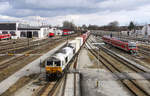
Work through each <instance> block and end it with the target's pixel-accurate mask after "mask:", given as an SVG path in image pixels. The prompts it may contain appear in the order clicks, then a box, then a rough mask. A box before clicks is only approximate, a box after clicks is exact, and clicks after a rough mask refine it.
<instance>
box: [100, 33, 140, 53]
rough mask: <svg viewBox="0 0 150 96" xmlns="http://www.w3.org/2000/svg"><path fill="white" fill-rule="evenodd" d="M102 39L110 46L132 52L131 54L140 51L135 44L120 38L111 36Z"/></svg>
mask: <svg viewBox="0 0 150 96" xmlns="http://www.w3.org/2000/svg"><path fill="white" fill-rule="evenodd" d="M102 39H103V42H104V43H106V44H110V45H112V46H114V47H117V48H119V49H122V50H124V51H126V52H130V53H131V54H134V53H136V52H137V50H138V48H137V46H136V43H135V42H129V41H125V40H121V39H119V38H116V37H110V36H103V37H102Z"/></svg>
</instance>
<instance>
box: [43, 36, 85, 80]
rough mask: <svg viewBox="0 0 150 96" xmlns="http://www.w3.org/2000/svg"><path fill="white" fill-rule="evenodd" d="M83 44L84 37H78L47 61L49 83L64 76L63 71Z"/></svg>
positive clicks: (46, 68)
mask: <svg viewBox="0 0 150 96" xmlns="http://www.w3.org/2000/svg"><path fill="white" fill-rule="evenodd" d="M83 43H84V41H83V37H82V36H81V37H76V38H75V39H74V40H71V41H69V42H68V44H67V45H66V46H65V47H63V48H62V49H60V50H59V51H57V52H56V53H55V54H53V55H52V56H51V57H49V58H48V59H47V60H46V61H45V70H46V80H47V81H49V80H50V78H59V77H61V76H62V74H63V70H64V69H65V67H66V66H67V64H68V63H69V61H70V60H71V59H72V57H73V56H74V55H75V54H76V53H77V52H78V51H79V49H80V47H81V46H82V45H83Z"/></svg>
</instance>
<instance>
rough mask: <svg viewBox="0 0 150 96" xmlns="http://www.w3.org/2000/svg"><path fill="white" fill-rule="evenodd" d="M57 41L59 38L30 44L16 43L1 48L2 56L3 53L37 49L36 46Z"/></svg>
mask: <svg viewBox="0 0 150 96" xmlns="http://www.w3.org/2000/svg"><path fill="white" fill-rule="evenodd" d="M55 39H59V38H52V39H51V38H47V39H43V40H39V41H30V42H29V43H28V42H19V43H15V44H10V45H7V46H2V47H1V48H0V54H3V53H13V52H14V51H15V52H17V51H18V50H23V49H26V48H28V49H29V48H33V47H36V46H40V45H43V44H46V43H47V42H51V41H53V40H55Z"/></svg>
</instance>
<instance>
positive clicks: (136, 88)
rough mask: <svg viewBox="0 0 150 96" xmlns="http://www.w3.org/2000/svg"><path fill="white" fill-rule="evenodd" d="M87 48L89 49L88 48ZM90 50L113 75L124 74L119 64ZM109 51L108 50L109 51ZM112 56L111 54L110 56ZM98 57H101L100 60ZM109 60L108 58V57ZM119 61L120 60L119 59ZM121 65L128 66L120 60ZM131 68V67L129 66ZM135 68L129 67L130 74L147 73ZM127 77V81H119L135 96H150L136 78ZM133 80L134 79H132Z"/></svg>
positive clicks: (126, 75) (127, 75)
mask: <svg viewBox="0 0 150 96" xmlns="http://www.w3.org/2000/svg"><path fill="white" fill-rule="evenodd" d="M88 46H90V49H92V46H91V45H90V44H89V43H88ZM88 46H87V48H88ZM90 49H89V48H88V50H89V51H90V52H91V53H92V54H93V55H94V56H95V57H96V58H97V59H98V60H99V61H100V62H101V63H102V64H103V65H104V66H105V68H106V69H108V70H109V71H110V72H112V73H119V74H121V73H124V71H123V70H121V69H120V68H118V67H117V66H116V64H118V63H116V64H115V63H112V62H111V61H110V60H108V59H106V56H103V55H102V54H98V53H97V51H96V50H90ZM107 51H108V50H107ZM105 52H106V51H105ZM109 55H110V54H109ZM98 57H101V59H100V58H98ZM107 58H108V57H107ZM115 59H116V58H115ZM117 60H118V59H117ZM118 61H119V62H120V63H122V64H123V65H124V66H126V65H125V64H124V63H123V62H122V61H120V60H118ZM127 67H129V65H128V66H127ZM134 67H135V66H134ZM134 67H133V66H132V67H131V66H130V67H129V68H130V69H131V70H132V71H130V72H135V71H136V72H142V71H143V72H145V70H141V69H139V68H137V67H135V68H134ZM115 76H116V77H117V78H120V77H119V76H118V75H116V74H115ZM124 76H125V77H128V78H130V79H128V78H125V79H119V80H120V82H121V83H122V84H123V85H124V86H125V87H126V88H127V89H128V90H129V91H130V92H131V93H132V94H133V95H135V96H149V95H150V93H149V91H148V90H145V88H143V87H142V86H141V84H139V83H137V82H136V80H133V78H134V77H132V76H130V75H129V74H128V73H126V74H124ZM131 78H132V79H131Z"/></svg>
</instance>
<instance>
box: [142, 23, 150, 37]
mask: <svg viewBox="0 0 150 96" xmlns="http://www.w3.org/2000/svg"><path fill="white" fill-rule="evenodd" d="M141 33H142V34H143V35H144V36H147V37H150V24H147V25H145V26H144V27H143V28H142V31H141Z"/></svg>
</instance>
